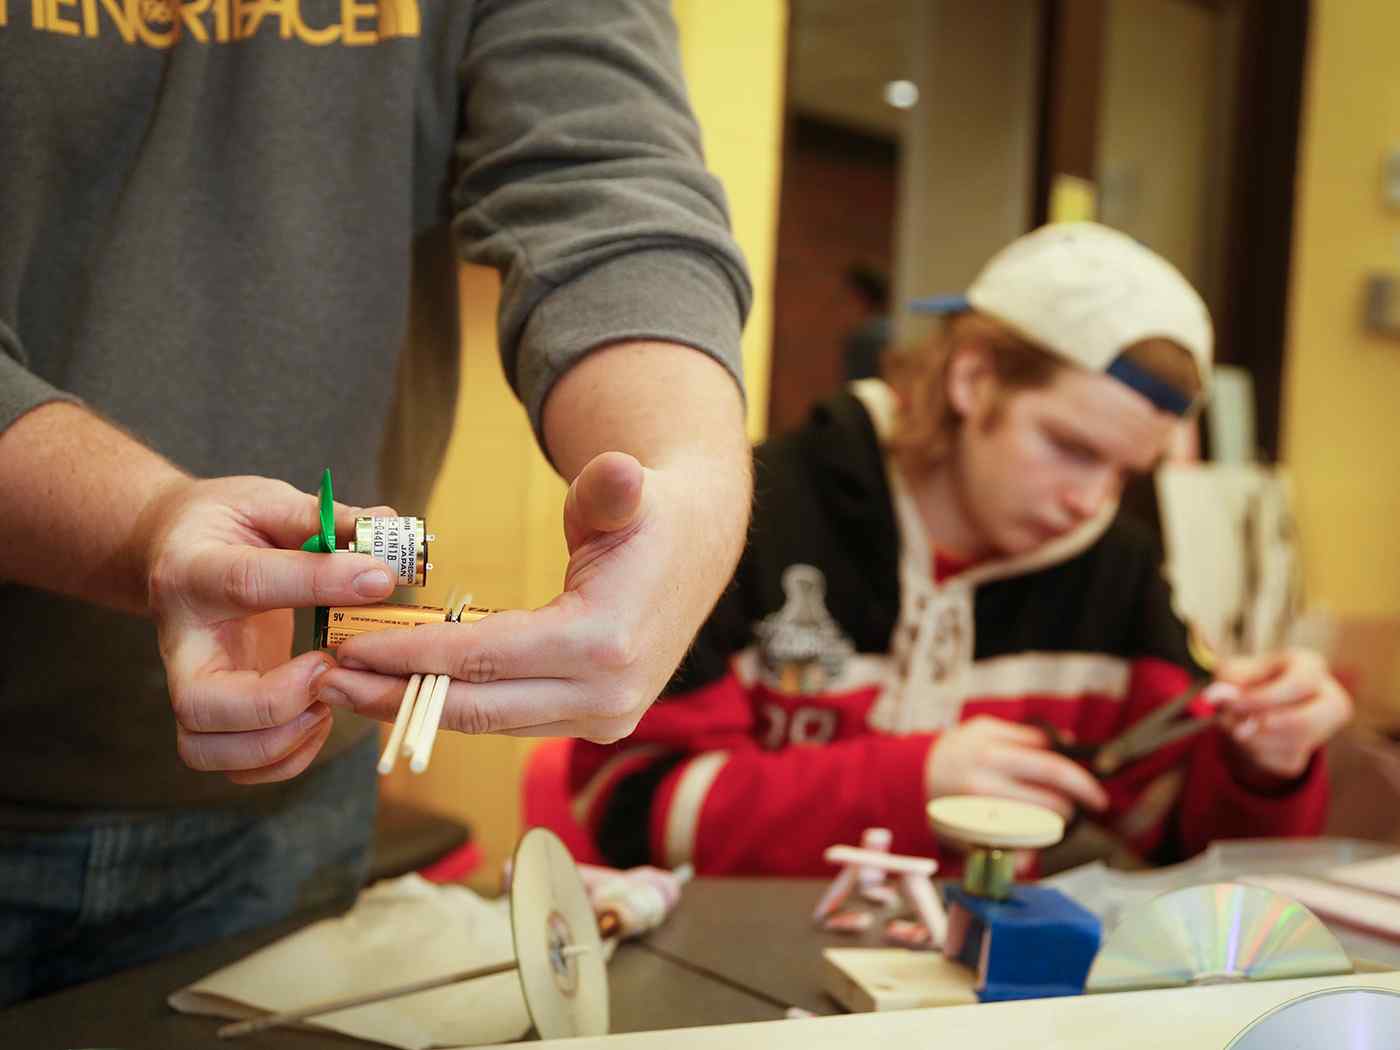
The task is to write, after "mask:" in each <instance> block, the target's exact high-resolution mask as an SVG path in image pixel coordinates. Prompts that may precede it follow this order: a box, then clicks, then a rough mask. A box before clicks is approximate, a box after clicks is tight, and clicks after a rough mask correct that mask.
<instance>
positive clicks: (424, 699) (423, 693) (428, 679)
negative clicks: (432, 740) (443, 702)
mask: <svg viewBox="0 0 1400 1050" xmlns="http://www.w3.org/2000/svg"><path fill="white" fill-rule="evenodd" d="M436 686H437V675H435V674H425V675H424V676H423V684H422V685H420V686H419V687H418V702H417V703H415V704H414V705H413V718H412V720H411V721H410V722H409V723H408V732H407V733H406V734H404V738H403V753H404V755H405V756H407V757H408V758H410V759H411V758H412V757H413V752H414V749H415V748H416V747H417V746H418V735H419V733H420V732H421V731H422V728H423V719H424V718H426V717H427V715H428V701H429V700H430V699H431V698H432V695H433V689H434V688H436Z"/></svg>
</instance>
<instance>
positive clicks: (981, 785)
mask: <svg viewBox="0 0 1400 1050" xmlns="http://www.w3.org/2000/svg"><path fill="white" fill-rule="evenodd" d="M1048 743H1049V741H1048V740H1047V739H1046V736H1045V734H1044V733H1043V732H1042V731H1041V730H1039V729H1036V728H1035V727H1034V726H1026V725H1020V724H1019V723H1016V722H1008V721H1006V720H1005V719H1001V718H993V717H992V716H990V715H978V716H977V717H975V718H970V719H968V720H967V721H966V722H962V723H959V724H958V725H956V726H954V727H953V728H951V729H946V730H944V731H943V733H942V734H941V735H940V736H939V737H938V740H937V742H936V743H935V744H934V745H933V747H932V748H930V749H929V757H928V761H927V763H926V765H925V767H924V791H925V795H926V797H927V798H929V799H935V798H939V797H941V796H943V795H988V796H992V797H995V798H1010V799H1016V800H1018V801H1021V802H1031V803H1034V804H1035V805H1037V806H1043V807H1045V808H1046V809H1049V810H1053V811H1054V812H1056V813H1058V814H1060V816H1062V817H1064V818H1065V819H1066V820H1068V819H1069V818H1070V816H1071V815H1072V814H1073V813H1074V809H1075V807H1076V806H1083V807H1084V808H1086V809H1090V810H1093V811H1095V812H1100V811H1102V810H1104V809H1105V808H1107V806H1108V793H1107V792H1106V791H1104V789H1103V785H1101V784H1100V783H1099V782H1098V781H1097V780H1095V779H1094V777H1093V776H1092V775H1090V773H1089V772H1088V770H1086V769H1085V768H1084V767H1083V766H1081V765H1079V764H1078V763H1077V762H1074V761H1072V760H1071V759H1068V758H1066V757H1065V756H1064V755H1061V754H1059V753H1057V752H1055V751H1050V750H1048V749H1047V744H1048Z"/></svg>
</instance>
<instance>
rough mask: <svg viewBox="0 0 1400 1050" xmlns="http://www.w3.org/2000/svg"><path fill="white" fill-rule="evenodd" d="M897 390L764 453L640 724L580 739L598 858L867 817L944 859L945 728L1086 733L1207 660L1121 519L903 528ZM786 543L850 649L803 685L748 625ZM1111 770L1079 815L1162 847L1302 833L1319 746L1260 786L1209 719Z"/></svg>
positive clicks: (720, 856) (732, 860)
mask: <svg viewBox="0 0 1400 1050" xmlns="http://www.w3.org/2000/svg"><path fill="white" fill-rule="evenodd" d="M892 408H893V404H892V398H891V395H890V393H889V391H888V388H886V387H884V386H883V384H879V383H878V382H877V381H866V382H863V383H859V384H855V385H853V387H852V388H851V389H850V390H848V391H847V392H844V393H842V394H841V395H839V396H837V397H836V398H834V399H833V400H831V401H829V402H827V403H826V404H824V405H822V406H820V407H819V408H818V409H817V410H816V411H815V412H814V413H813V415H812V416H811V418H810V419H809V421H808V422H807V423H806V424H805V425H804V426H803V427H802V428H801V429H799V430H797V431H795V432H793V433H791V434H788V435H785V436H782V437H779V438H776V439H774V440H771V441H769V442H767V443H765V444H763V445H761V446H759V448H758V449H757V450H756V453H755V469H756V481H755V490H756V496H755V500H756V502H755V509H754V520H753V525H752V529H751V537H750V542H749V545H748V548H747V550H746V552H745V555H744V557H743V559H742V561H741V564H740V566H739V569H738V572H737V574H736V576H735V579H734V582H733V583H732V585H731V586H730V587H729V589H728V590H727V591H726V592H725V594H724V595H723V597H722V598H721V599H720V602H719V604H718V606H717V607H716V609H715V611H714V614H713V615H712V617H711V618H710V620H709V622H708V623H707V624H706V625H705V627H704V628H703V629H702V631H701V633H700V635H699V637H698V638H697V640H696V643H695V645H694V647H693V649H692V651H691V653H690V654H689V656H688V657H687V659H686V661H685V663H684V664H682V666H681V668H680V669H679V671H678V672H677V674H676V676H675V677H674V679H673V680H672V682H671V683H670V685H669V686H668V687H667V690H666V692H665V693H664V694H663V696H662V698H661V699H660V700H658V701H657V703H656V704H655V705H653V707H652V709H651V710H650V711H649V712H648V713H647V715H646V717H645V718H643V720H642V722H641V724H640V725H639V726H638V728H637V731H636V732H635V733H634V734H633V735H632V736H630V737H628V738H627V739H625V740H622V741H620V742H618V743H616V744H612V745H608V746H600V745H594V744H588V743H585V742H577V743H576V744H575V746H574V750H573V757H572V762H571V769H570V789H571V793H572V799H573V808H574V813H575V816H576V817H578V818H579V819H580V820H581V821H582V822H583V824H584V825H585V827H587V828H588V829H589V831H590V833H591V834H592V835H593V837H594V840H595V842H596V843H597V845H598V846H599V848H600V850H601V852H602V853H603V855H604V856H605V857H607V859H608V860H609V861H610V862H611V863H613V864H616V865H618V866H619V867H630V866H633V865H636V864H642V863H653V864H660V865H666V866H675V865H677V864H680V863H682V862H685V861H689V862H690V863H692V864H694V865H695V867H696V870H698V871H700V872H702V873H708V874H726V873H734V874H739V873H767V874H814V875H820V874H829V873H830V867H829V866H828V865H827V864H825V863H824V862H823V861H822V859H821V855H822V851H823V850H824V849H825V848H826V847H827V846H829V845H831V844H833V843H838V842H846V843H857V842H859V841H860V836H861V832H862V831H863V830H864V829H865V828H867V827H871V826H882V827H888V828H890V829H892V831H893V833H894V842H893V849H894V850H895V851H896V852H900V853H915V854H923V855H927V856H934V857H938V858H939V859H940V862H941V863H942V865H943V867H944V870H945V871H956V870H957V868H958V863H957V859H956V858H955V857H952V856H947V855H945V851H944V850H943V848H941V847H940V844H939V842H938V841H937V840H936V839H935V838H934V836H933V835H932V833H931V832H930V830H929V828H928V826H927V824H926V821H925V815H924V801H925V799H924V768H925V761H926V757H927V755H928V753H929V749H930V747H931V746H932V745H933V743H934V741H935V740H936V739H937V737H938V734H939V732H940V731H941V730H942V729H944V728H946V727H948V726H950V725H954V724H956V723H957V722H959V721H962V720H965V719H968V718H970V717H973V716H975V715H979V714H986V715H994V716H996V717H999V718H1005V719H1010V720H1013V721H1017V722H1025V721H1042V722H1047V723H1050V724H1052V725H1054V726H1055V727H1057V728H1059V729H1061V730H1065V731H1068V732H1070V733H1072V734H1073V736H1074V738H1075V740H1076V741H1077V742H1080V743H1094V742H1098V741H1102V740H1105V739H1107V738H1109V737H1111V736H1113V735H1115V734H1117V733H1118V732H1120V731H1121V730H1122V729H1124V728H1126V727H1127V726H1128V725H1130V724H1131V723H1133V722H1134V721H1135V720H1137V719H1138V718H1140V717H1142V715H1143V714H1145V713H1146V712H1147V711H1149V710H1151V709H1152V708H1153V707H1155V706H1157V705H1159V704H1161V703H1163V702H1165V701H1166V700H1167V699H1169V698H1171V697H1172V696H1174V695H1175V694H1176V693H1178V692H1179V691H1180V690H1182V689H1183V688H1185V687H1186V686H1187V684H1188V683H1189V681H1190V680H1191V678H1192V677H1193V676H1197V675H1200V674H1202V672H1201V670H1200V668H1199V667H1197V666H1196V665H1195V663H1194V661H1193V660H1192V657H1191V655H1190V653H1189V651H1188V646H1187V632H1186V629H1185V627H1184V626H1183V624H1182V622H1181V621H1180V619H1178V617H1177V616H1176V615H1175V614H1174V612H1173V610H1172V605H1171V593H1170V588H1169V587H1168V585H1167V582H1166V580H1165V578H1164V576H1163V573H1162V558H1161V554H1160V549H1159V548H1158V546H1157V544H1156V542H1155V538H1154V537H1153V536H1152V534H1151V532H1150V530H1148V529H1147V528H1145V527H1143V526H1140V525H1138V524H1137V523H1135V522H1133V521H1131V520H1130V519H1128V518H1126V517H1124V516H1121V515H1120V516H1119V517H1118V518H1116V519H1114V520H1112V521H1110V520H1109V519H1108V518H1107V517H1105V518H1104V519H1103V520H1101V521H1098V522H1095V523H1091V524H1090V525H1089V526H1086V528H1085V529H1084V530H1082V531H1081V532H1080V533H1077V534H1075V535H1074V536H1073V537H1070V538H1068V540H1057V541H1055V543H1054V544H1053V545H1052V546H1051V547H1046V548H1041V549H1040V550H1038V551H1036V552H1034V553H1033V554H1031V555H1029V556H1025V557H1020V558H1016V559H1009V560H1002V561H993V562H982V563H978V564H975V565H972V566H970V567H966V568H961V569H959V568H958V567H956V566H948V565H943V564H934V565H929V563H928V554H927V551H926V550H921V549H920V545H921V544H923V539H922V531H921V530H915V529H914V528H913V527H912V526H911V527H907V528H901V520H903V519H902V515H903V514H907V513H909V512H910V507H909V505H908V504H902V502H901V501H902V500H906V499H907V497H905V496H903V495H902V490H901V487H900V482H899V480H898V477H897V476H896V475H894V474H892V473H891V472H890V470H889V469H888V467H887V464H886V459H885V456H884V454H883V453H882V450H881V444H880V440H879V438H878V436H877V430H878V431H879V432H881V433H883V432H886V428H887V427H888V426H889V422H890V420H891V418H892V415H891V414H892ZM911 533H914V534H915V535H916V536H917V538H914V537H911V536H910V534H911ZM906 537H909V539H907V540H906ZM799 563H802V564H808V565H812V566H815V567H817V568H818V569H820V570H821V571H822V573H823V574H824V576H825V580H826V595H825V600H826V606H827V608H828V610H829V611H830V613H831V615H832V617H834V619H835V621H836V622H837V624H838V625H839V627H840V629H841V632H842V633H843V634H844V636H845V638H846V639H847V640H848V641H849V643H850V645H851V648H852V649H853V651H854V654H853V655H851V656H849V658H847V659H846V660H845V661H844V664H843V666H842V668H841V670H840V672H839V673H838V674H836V675H835V676H834V677H833V678H831V679H830V680H828V681H827V682H825V683H824V685H823V686H822V687H821V688H820V689H819V690H817V691H809V692H806V693H801V694H795V693H793V692H791V691H790V690H789V689H786V688H785V687H784V683H783V682H781V681H779V680H778V679H777V678H775V676H774V675H773V674H772V673H770V672H768V671H767V670H765V666H764V663H763V660H762V659H761V657H760V654H759V652H758V651H757V649H756V646H755V641H754V627H755V625H756V624H757V623H759V622H760V621H761V620H762V619H763V618H764V617H766V616H769V615H770V614H772V613H774V612H775V611H776V610H778V609H779V608H780V607H781V606H782V605H783V602H784V591H783V586H782V576H783V573H784V570H786V569H787V568H788V567H789V566H791V565H794V564H799ZM911 573H914V574H915V575H911ZM923 581H927V582H923ZM1105 787H1106V789H1107V790H1108V792H1109V795H1110V797H1111V800H1112V804H1111V807H1110V809H1109V811H1108V812H1107V813H1106V814H1104V815H1102V816H1099V817H1095V818H1094V819H1097V820H1100V821H1101V822H1102V823H1104V824H1105V825H1106V826H1107V827H1108V828H1109V829H1111V830H1112V831H1114V832H1116V833H1117V835H1118V836H1120V837H1121V838H1122V839H1124V840H1126V842H1127V843H1128V844H1129V845H1130V846H1132V847H1133V848H1134V849H1135V850H1136V851H1137V852H1138V853H1139V854H1140V855H1142V856H1144V857H1148V858H1151V859H1153V860H1155V861H1157V862H1159V863H1168V862H1171V861H1174V860H1179V859H1183V858H1185V857H1188V856H1190V855H1192V854H1194V853H1196V852H1198V851H1199V850H1201V849H1202V848H1204V847H1205V846H1206V844H1207V843H1209V842H1210V841H1211V840H1213V839H1217V838H1234V837H1244V836H1277V835H1306V834H1316V833H1318V832H1319V831H1320V830H1321V823H1322V820H1323V816H1324V812H1325V809H1326V803H1327V782H1326V773H1325V770H1324V768H1323V760H1322V756H1321V754H1318V755H1315V756H1314V758H1313V761H1312V763H1311V764H1310V766H1309V768H1308V770H1307V771H1306V772H1305V773H1304V775H1303V776H1302V777H1301V778H1300V780H1299V781H1298V782H1297V783H1296V784H1294V785H1292V786H1290V787H1289V788H1288V789H1287V790H1286V791H1285V792H1284V793H1282V794H1278V795H1272V796H1264V795H1260V794H1258V793H1255V792H1252V791H1251V790H1249V789H1248V788H1246V787H1245V786H1244V785H1243V784H1242V783H1241V782H1240V781H1239V780H1238V779H1237V778H1236V777H1235V775H1234V774H1233V773H1232V767H1231V756H1230V754H1229V742H1228V740H1227V738H1226V737H1225V736H1224V734H1223V733H1221V732H1220V731H1219V730H1216V729H1210V730H1206V731H1205V732H1204V733H1201V734H1198V735H1196V736H1195V737H1193V738H1191V739H1189V740H1187V741H1183V742H1181V743H1179V744H1177V745H1174V746H1170V747H1168V748H1165V749H1163V750H1162V751H1160V752H1158V753H1156V754H1154V755H1151V756H1148V757H1146V758H1144V759H1141V760H1139V761H1138V762H1136V763H1134V764H1131V765H1129V766H1128V767H1127V768H1125V769H1124V770H1123V771H1122V772H1121V773H1119V774H1118V775H1117V776H1115V777H1114V778H1112V779H1110V780H1107V781H1106V782H1105Z"/></svg>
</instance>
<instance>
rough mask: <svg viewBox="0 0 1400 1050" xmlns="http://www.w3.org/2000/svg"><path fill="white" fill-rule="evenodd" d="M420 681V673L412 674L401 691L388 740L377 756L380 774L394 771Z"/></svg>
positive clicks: (421, 678)
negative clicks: (397, 710)
mask: <svg viewBox="0 0 1400 1050" xmlns="http://www.w3.org/2000/svg"><path fill="white" fill-rule="evenodd" d="M422 681H423V676H422V675H421V674H416V675H414V676H413V677H411V678H410V679H409V680H408V685H407V687H406V688H405V689H404V691H403V699H402V700H400V701H399V713H398V715H396V716H395V718H394V728H393V729H391V730H389V742H388V743H387V744H385V745H384V753H383V754H382V755H380V756H379V773H380V775H381V776H383V775H385V774H388V773H392V772H393V771H394V763H395V762H397V761H398V758H399V748H401V747H403V738H404V734H405V733H406V732H408V720H409V719H410V718H412V717H413V707H414V701H415V700H416V699H417V697H418V686H419V685H420V684H421V683H422Z"/></svg>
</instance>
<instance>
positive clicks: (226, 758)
mask: <svg viewBox="0 0 1400 1050" xmlns="http://www.w3.org/2000/svg"><path fill="white" fill-rule="evenodd" d="M363 513H372V514H391V513H393V512H392V511H391V510H390V509H389V508H387V507H380V508H376V509H374V510H373V511H360V510H356V509H353V508H350V507H343V506H340V505H337V507H336V521H337V525H338V526H339V527H342V528H344V529H346V530H348V529H349V528H351V527H352V524H353V521H354V518H355V517H356V516H357V515H358V514H363ZM143 517H144V521H143V523H142V525H143V534H144V535H145V536H148V537H149V539H148V540H147V541H146V550H147V555H146V564H147V565H148V572H147V594H148V601H149V610H148V611H149V613H150V615H151V618H152V619H153V620H154V621H155V623H156V628H157V630H158V632H159V635H160V651H161V656H162V658H163V659H164V661H165V671H166V678H167V680H168V682H169V685H170V698H171V703H172V704H173V705H174V710H175V719H176V722H177V724H178V729H177V742H178V747H179V751H180V757H181V758H182V759H184V761H185V763H186V764H187V765H189V766H190V767H191V768H193V769H198V770H209V771H215V770H216V771H219V772H223V773H227V774H228V775H229V778H230V779H231V780H234V781H236V782H237V783H240V784H256V783H263V782H267V781H273V780H286V779H288V778H290V777H294V776H296V775H297V774H298V773H300V772H301V771H302V770H303V769H305V768H306V767H307V766H308V765H309V764H310V763H311V760H312V759H313V758H315V756H316V753H317V752H318V751H319V750H320V749H321V745H322V744H324V743H325V742H326V737H327V736H328V735H329V734H330V730H331V718H330V711H329V710H328V709H327V708H326V707H325V706H324V705H323V704H318V703H315V702H314V701H313V700H312V698H311V683H312V681H313V680H314V679H315V678H316V676H317V675H319V674H320V673H321V672H323V671H324V670H325V669H326V668H327V667H329V666H330V665H331V661H330V660H329V658H328V657H327V656H326V655H325V654H323V653H304V654H302V655H301V656H298V657H297V658H296V659H295V660H289V659H288V657H289V656H290V655H291V645H292V613H291V609H292V608H295V607H304V606H312V605H354V604H363V603H365V602H370V601H377V600H379V599H382V598H385V597H387V596H388V595H389V594H390V592H392V591H393V581H392V579H391V578H390V575H389V572H388V571H387V570H386V569H385V567H384V566H383V565H382V564H380V563H379V562H376V561H375V560H374V559H373V558H371V557H369V556H368V555H365V554H335V555H325V554H309V553H305V552H303V551H299V550H295V549H288V548H296V547H299V546H300V545H301V542H302V541H303V540H305V539H306V537H307V536H309V535H311V534H312V533H314V532H316V531H317V529H318V528H319V527H320V526H319V518H318V514H317V504H316V498H315V497H314V496H311V495H308V494H306V493H304V492H298V491H297V490H296V489H294V488H293V487H292V486H290V485H287V484H285V483H283V482H280V481H273V480H270V479H267V478H259V477H239V478H218V479H215V480H210V481H190V480H185V481H183V482H180V483H177V484H174V485H172V486H170V487H168V488H167V489H166V490H165V491H164V493H163V494H162V496H161V498H160V499H159V500H157V501H156V502H155V503H154V504H153V505H152V506H151V507H150V508H149V509H148V511H147V513H146V514H145V515H144V516H143Z"/></svg>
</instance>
